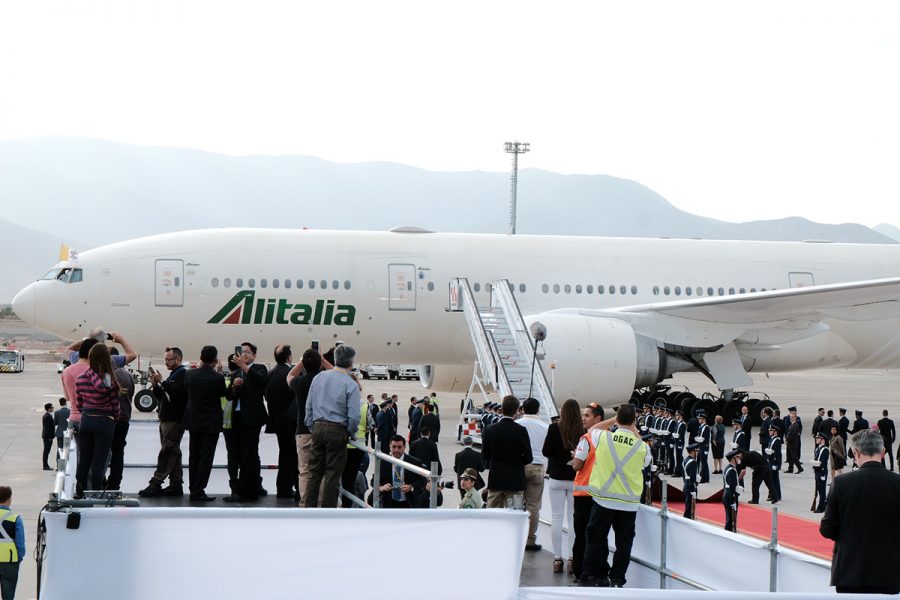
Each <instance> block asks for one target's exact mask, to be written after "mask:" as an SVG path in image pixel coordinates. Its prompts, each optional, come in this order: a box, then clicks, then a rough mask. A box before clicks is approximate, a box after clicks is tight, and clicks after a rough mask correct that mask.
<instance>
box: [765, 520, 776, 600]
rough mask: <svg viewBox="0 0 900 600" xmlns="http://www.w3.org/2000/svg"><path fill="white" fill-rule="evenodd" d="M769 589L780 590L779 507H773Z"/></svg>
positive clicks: (769, 546)
mask: <svg viewBox="0 0 900 600" xmlns="http://www.w3.org/2000/svg"><path fill="white" fill-rule="evenodd" d="M767 548H768V549H769V591H770V592H777V591H778V507H777V506H773V507H772V537H771V538H770V540H769V545H768V546H767Z"/></svg>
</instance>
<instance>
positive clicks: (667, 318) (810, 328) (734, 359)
mask: <svg viewBox="0 0 900 600" xmlns="http://www.w3.org/2000/svg"><path fill="white" fill-rule="evenodd" d="M552 312H554V313H559V312H568V313H572V312H576V313H578V314H581V315H584V316H596V317H607V318H616V319H621V320H625V321H628V322H630V323H631V325H632V327H633V328H634V330H635V333H637V334H639V335H643V336H645V337H647V338H650V339H653V340H656V342H657V344H658V345H659V347H661V348H665V349H666V350H667V351H669V352H672V353H674V354H679V355H682V356H686V355H691V356H694V357H697V358H698V359H699V358H700V357H701V356H702V360H703V362H704V363H705V365H706V367H707V368H708V369H709V371H710V372H711V373H712V375H713V376H714V377H715V379H716V381H717V382H718V383H720V386H721V384H722V383H723V382H725V381H729V382H731V383H735V384H736V385H746V381H747V380H749V377H748V376H747V375H746V373H745V372H744V371H743V367H741V366H740V357H739V355H738V348H741V347H748V346H752V347H754V348H757V349H763V348H775V347H777V346H778V345H779V344H787V343H789V342H793V341H797V340H801V339H804V338H809V337H812V336H815V335H819V334H822V333H825V332H827V331H829V329H830V328H829V327H828V325H827V323H825V322H824V320H825V319H838V320H844V321H869V320H879V319H890V318H900V277H895V278H889V279H876V280H868V281H855V282H848V283H840V284H829V285H816V286H808V287H799V288H791V289H783V290H770V291H765V292H753V293H748V294H739V295H732V296H715V297H712V296H710V297H705V298H692V299H685V300H676V301H672V302H658V303H652V304H641V305H634V306H624V307H618V308H613V309H602V310H593V309H561V310H558V311H552ZM738 371H740V372H741V373H738ZM740 375H743V377H741V376H740ZM741 381H743V382H744V383H738V382H741ZM727 385H729V387H731V384H730V383H729V384H727Z"/></svg>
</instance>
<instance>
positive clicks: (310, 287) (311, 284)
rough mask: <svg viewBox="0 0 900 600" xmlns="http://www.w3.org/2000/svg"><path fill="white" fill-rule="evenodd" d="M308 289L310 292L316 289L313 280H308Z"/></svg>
mask: <svg viewBox="0 0 900 600" xmlns="http://www.w3.org/2000/svg"><path fill="white" fill-rule="evenodd" d="M309 289H311V290H314V289H316V280H315V279H310V280H309Z"/></svg>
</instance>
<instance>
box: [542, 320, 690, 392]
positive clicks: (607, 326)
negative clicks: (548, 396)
mask: <svg viewBox="0 0 900 600" xmlns="http://www.w3.org/2000/svg"><path fill="white" fill-rule="evenodd" d="M525 321H526V323H527V324H528V325H529V326H530V325H531V324H532V323H533V322H535V321H540V322H541V323H543V324H544V325H545V326H546V327H547V339H546V340H544V343H543V348H544V352H545V357H544V358H543V359H542V360H541V364H542V365H543V367H544V373H545V374H546V375H547V379H548V381H549V380H551V378H552V384H551V385H552V386H553V389H554V396H555V397H556V399H557V403H562V402H563V401H564V400H566V399H567V398H575V399H576V400H580V401H583V402H602V403H604V404H606V405H609V404H618V403H620V402H625V401H627V400H628V399H629V398H630V397H631V392H632V391H633V390H634V389H635V388H639V387H644V386H647V385H651V384H654V383H657V382H659V381H662V380H663V379H665V378H666V377H668V376H669V375H671V374H672V373H674V372H677V371H683V370H688V369H689V368H690V367H691V365H690V363H688V362H686V361H684V360H683V359H680V358H677V357H675V356H672V355H669V354H667V353H666V352H665V350H663V349H662V348H659V347H657V344H656V342H655V341H654V340H652V339H649V338H646V337H643V336H640V335H637V334H636V333H635V332H634V329H633V328H632V326H631V324H630V323H629V322H627V321H623V320H620V319H615V318H610V317H590V316H585V315H580V314H573V313H552V312H551V313H542V314H538V315H532V316H530V317H527V318H526V319H525ZM551 374H552V375H551Z"/></svg>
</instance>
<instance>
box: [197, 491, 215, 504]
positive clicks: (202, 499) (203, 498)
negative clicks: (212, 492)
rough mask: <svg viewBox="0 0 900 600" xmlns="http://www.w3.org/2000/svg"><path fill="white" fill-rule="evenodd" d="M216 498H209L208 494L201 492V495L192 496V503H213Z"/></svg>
mask: <svg viewBox="0 0 900 600" xmlns="http://www.w3.org/2000/svg"><path fill="white" fill-rule="evenodd" d="M215 499H216V497H215V496H207V495H206V492H200V493H199V494H191V502H212V501H213V500H215Z"/></svg>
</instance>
